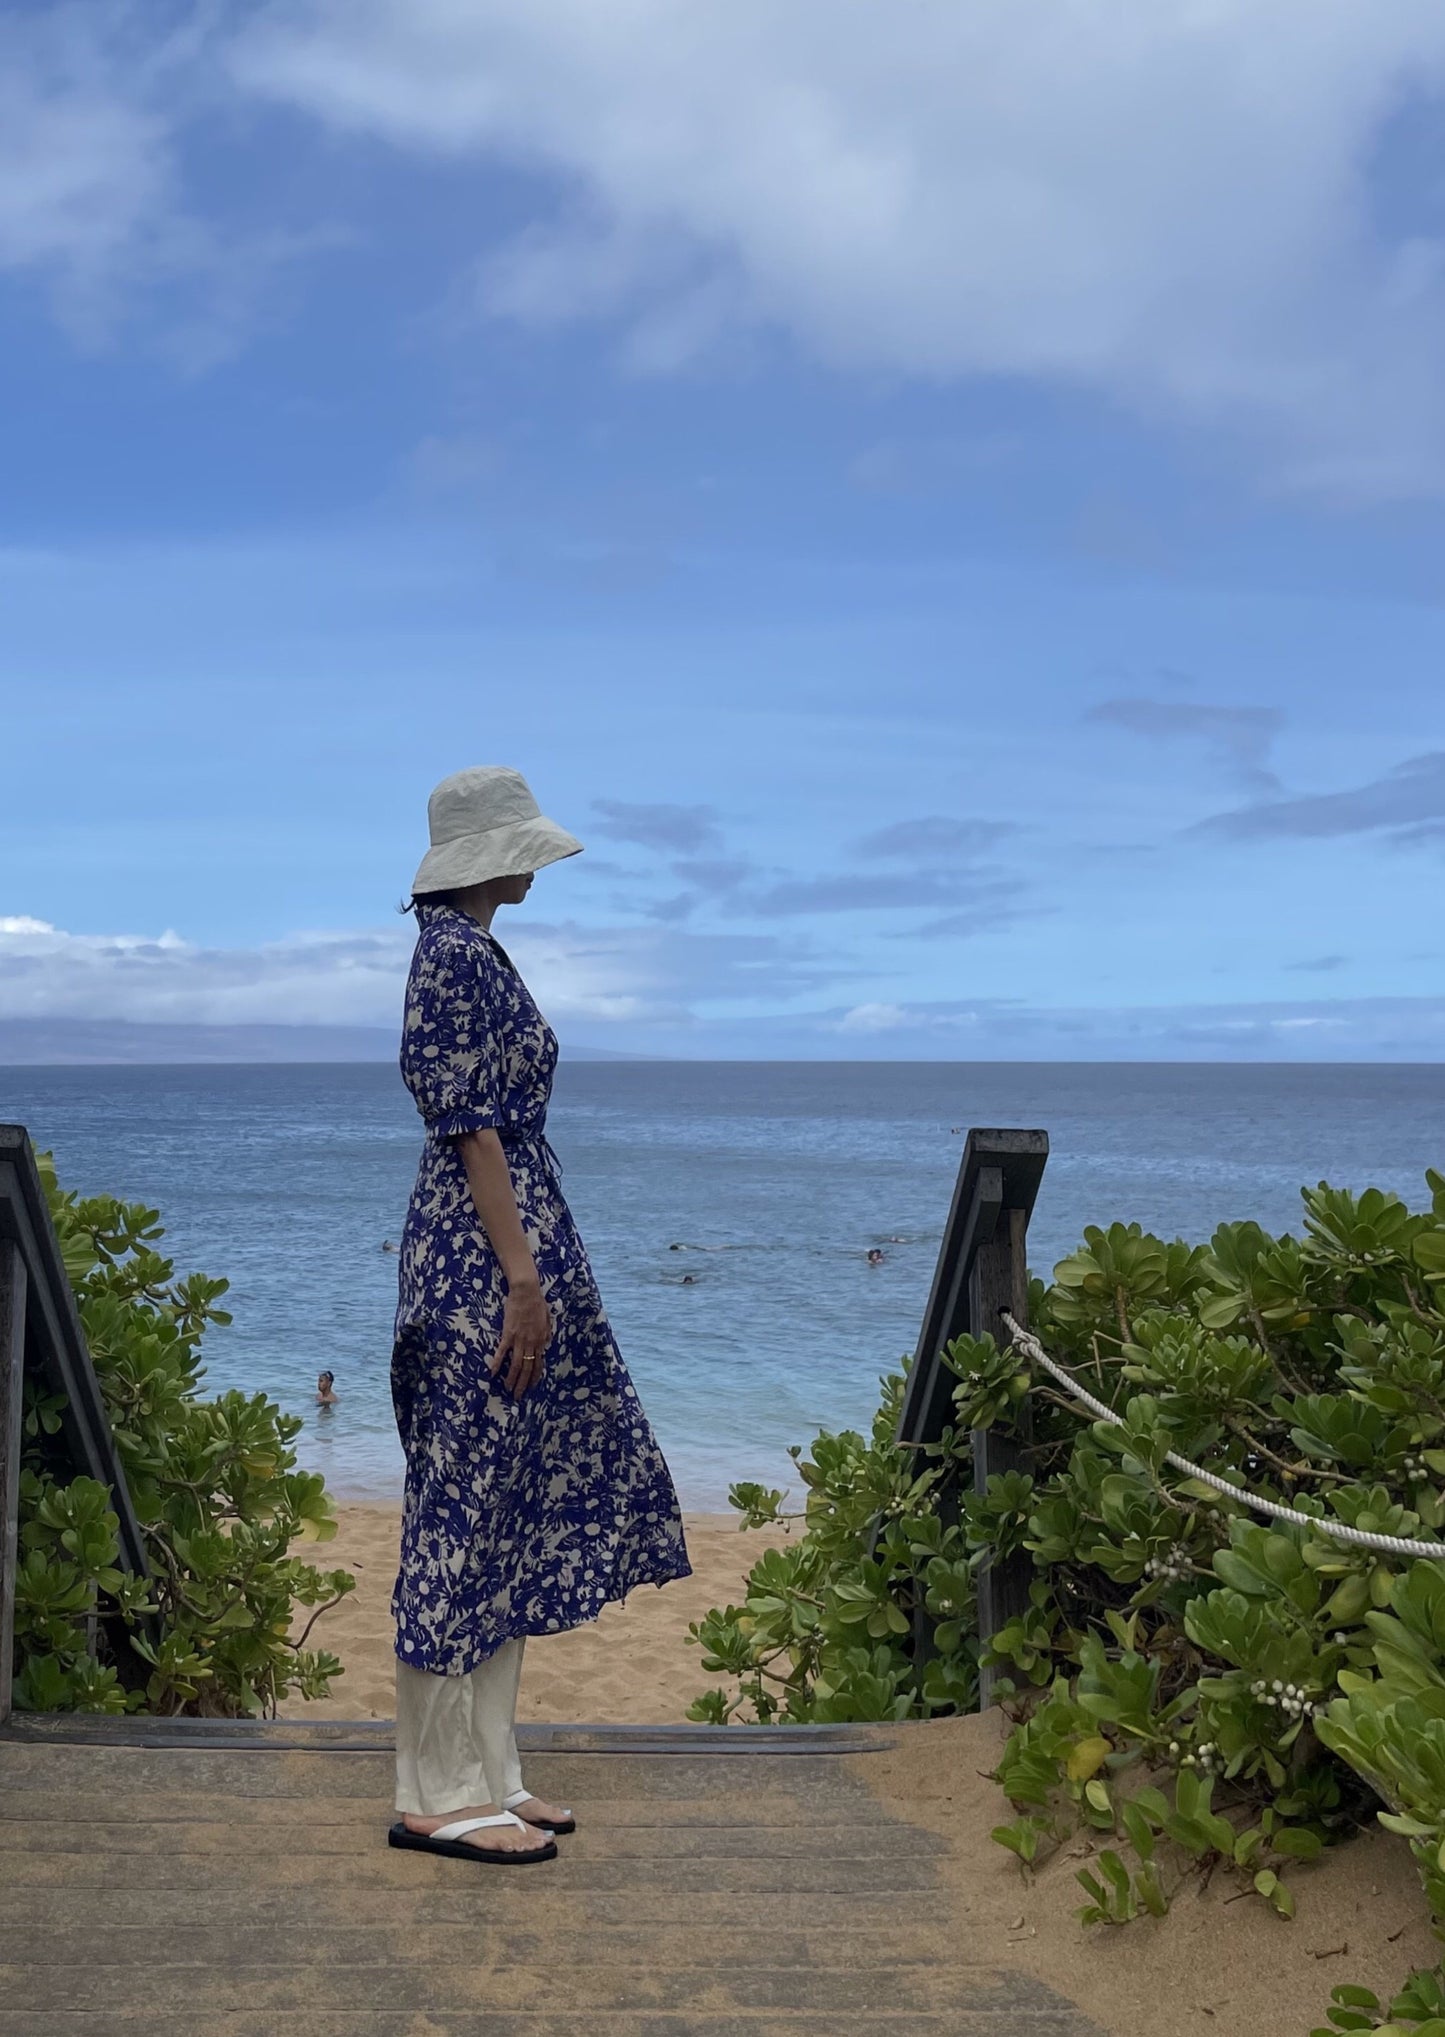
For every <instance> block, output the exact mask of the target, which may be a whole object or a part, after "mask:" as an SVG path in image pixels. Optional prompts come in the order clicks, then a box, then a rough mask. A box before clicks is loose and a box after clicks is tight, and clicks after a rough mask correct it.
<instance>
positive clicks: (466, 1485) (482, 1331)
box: [391, 904, 691, 1676]
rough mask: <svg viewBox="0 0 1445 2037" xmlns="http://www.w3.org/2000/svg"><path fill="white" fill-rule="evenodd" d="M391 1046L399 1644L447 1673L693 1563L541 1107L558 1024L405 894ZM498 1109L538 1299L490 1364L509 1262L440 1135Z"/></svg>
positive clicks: (494, 949) (489, 958) (504, 970)
mask: <svg viewBox="0 0 1445 2037" xmlns="http://www.w3.org/2000/svg"><path fill="white" fill-rule="evenodd" d="M418 917H419V919H420V922H421V931H420V935H419V938H418V940H417V945H416V953H415V955H414V956H413V959H412V966H411V975H410V977H409V979H408V982H407V993H406V1018H405V1026H404V1031H403V1036H402V1049H401V1068H402V1075H403V1078H404V1079H405V1082H406V1085H407V1087H408V1089H409V1090H410V1091H411V1093H412V1096H413V1097H414V1098H415V1100H416V1105H417V1108H418V1110H419V1111H420V1112H421V1115H422V1117H423V1119H424V1120H425V1122H426V1128H427V1129H426V1143H425V1145H424V1147H423V1149H422V1156H421V1164H420V1167H419V1168H418V1171H417V1178H416V1186H415V1188H414V1189H413V1191H412V1197H411V1204H410V1207H409V1209H408V1211H407V1218H406V1227H405V1230H404V1231H403V1233H402V1239H401V1257H400V1270H399V1282H400V1292H399V1295H398V1305H397V1314H396V1334H395V1339H394V1343H393V1347H392V1367H391V1374H392V1401H393V1405H394V1407H395V1410H396V1421H397V1428H398V1430H399V1432H400V1435H401V1441H402V1448H403V1449H404V1451H405V1453H406V1495H405V1500H404V1504H403V1510H402V1548H401V1569H400V1574H399V1575H398V1577H397V1582H396V1590H395V1592H394V1594H393V1598H392V1611H393V1613H394V1614H395V1617H396V1651H397V1654H398V1656H399V1657H400V1658H401V1660H402V1661H404V1662H408V1663H410V1664H411V1665H412V1666H413V1667H414V1668H418V1669H425V1670H430V1671H433V1672H439V1673H444V1674H447V1675H454V1676H459V1675H463V1674H465V1673H466V1672H467V1671H469V1670H471V1669H474V1668H475V1667H476V1665H477V1663H478V1662H480V1661H482V1660H483V1659H484V1658H485V1657H486V1656H488V1655H490V1654H492V1653H493V1652H494V1650H496V1649H497V1648H500V1647H501V1646H502V1645H503V1643H504V1642H506V1641H510V1640H512V1639H513V1638H514V1637H515V1636H517V1635H519V1634H549V1633H556V1632H558V1631H560V1630H561V1629H563V1628H567V1627H575V1626H580V1625H581V1624H582V1623H583V1622H584V1621H587V1620H592V1619H595V1618H596V1617H597V1614H598V1613H599V1612H600V1611H601V1609H602V1607H603V1606H604V1605H605V1604H606V1603H607V1602H608V1601H609V1600H612V1599H621V1598H624V1597H625V1596H626V1595H627V1593H628V1592H629V1591H631V1590H632V1588H633V1586H634V1585H638V1584H659V1585H660V1584H666V1583H667V1582H668V1581H669V1580H670V1579H672V1578H675V1577H687V1576H688V1575H690V1571H691V1566H690V1565H689V1563H688V1560H687V1550H686V1547H685V1545H684V1541H683V1532H682V1521H681V1518H680V1516H679V1513H678V1504H677V1495H676V1493H675V1492H674V1490H673V1485H672V1479H671V1476H670V1475H669V1473H668V1469H667V1465H666V1463H665V1462H664V1461H663V1457H662V1452H661V1451H660V1450H659V1448H658V1446H657V1442H656V1440H655V1438H654V1436H653V1434H652V1430H651V1428H650V1426H649V1424H648V1421H647V1417H646V1415H645V1414H644V1413H643V1411H642V1405H641V1402H640V1401H639V1400H638V1397H637V1392H636V1389H635V1388H634V1387H633V1384H632V1381H631V1380H630V1378H629V1377H628V1374H627V1369H626V1367H625V1365H624V1364H623V1362H622V1357H621V1354H620V1353H619V1351H618V1349H617V1344H616V1340H615V1339H614V1337H613V1335H612V1331H611V1328H610V1326H609V1324H608V1321H607V1317H606V1314H605V1313H604V1311H603V1307H602V1300H601V1297H600V1295H599V1294H598V1292H597V1284H596V1281H595V1280H594V1279H593V1277H592V1268H591V1266H590V1265H589V1263H588V1259H587V1253H586V1251H585V1249H584V1247H583V1244H582V1240H581V1238H580V1237H579V1236H578V1234H577V1227H576V1225H575V1224H574V1222H573V1220H572V1213H571V1211H570V1210H569V1209H568V1207H567V1203H566V1200H565V1198H564V1196H563V1194H562V1187H561V1181H560V1178H559V1177H560V1168H559V1166H558V1163H557V1159H556V1156H555V1154H554V1153H553V1151H552V1148H551V1146H550V1145H549V1144H548V1142H547V1138H546V1132H545V1125H546V1115H547V1103H548V1099H549V1097H550V1094H551V1088H552V1076H553V1072H554V1070H555V1068H556V1064H557V1038H556V1035H555V1034H554V1033H553V1031H552V1028H551V1027H550V1026H549V1025H548V1024H547V1021H546V1020H545V1019H544V1018H543V1017H542V1014H541V1013H540V1012H539V1011H538V1009H537V1007H536V1005H535V1004H534V1003H533V1001H532V998H531V996H530V994H529V992H528V990H527V987H526V985H525V984H524V983H523V981H522V979H521V977H520V976H519V975H518V974H517V972H516V970H515V969H514V968H513V966H512V964H511V962H510V961H509V959H508V957H507V955H506V951H505V950H504V949H503V948H502V947H501V945H500V944H499V943H498V942H497V941H495V940H494V939H493V937H492V936H491V935H490V934H489V933H488V932H487V931H486V929H485V928H484V927H482V926H481V925H480V923H479V922H478V921H476V920H473V919H471V918H470V917H468V915H466V914H465V913H462V912H458V911H455V910H454V909H452V908H451V907H449V906H437V905H425V904H423V905H421V906H420V907H419V908H418ZM486 1126H491V1127H493V1128H495V1130H496V1131H497V1133H498V1135H499V1137H500V1138H501V1140H502V1145H503V1149H504V1150H505V1152H506V1155H507V1162H508V1166H509V1168H510V1170H511V1176H512V1186H513V1189H514V1191H515V1193H516V1198H517V1208H518V1211H519V1213H520V1215H521V1219H522V1227H523V1229H524V1231H525V1232H526V1234H527V1240H528V1243H529V1244H530V1246H531V1248H532V1254H533V1257H534V1258H535V1260H536V1262H537V1271H538V1273H539V1274H540V1275H541V1280H542V1291H543V1293H544V1295H545V1296H546V1299H547V1305H548V1307H549V1309H550V1310H551V1314H552V1341H551V1343H550V1344H549V1345H548V1347H547V1351H546V1354H545V1363H544V1366H543V1372H542V1377H541V1379H540V1380H539V1381H538V1382H537V1383H536V1384H535V1385H533V1386H532V1387H530V1388H529V1389H528V1391H527V1392H526V1393H525V1394H523V1396H522V1398H521V1399H520V1400H514V1399H513V1398H512V1396H511V1395H510V1394H509V1393H508V1392H507V1391H506V1389H505V1388H504V1387H503V1386H502V1384H501V1382H500V1381H499V1380H498V1379H496V1378H495V1377H494V1376H493V1373H492V1363H491V1361H492V1359H493V1357H494V1355H495V1353H496V1349H497V1344H498V1342H499V1340H500V1337H501V1332H502V1313H503V1307H504V1303H505V1299H506V1292H507V1283H506V1280H505V1278H504V1276H503V1274H502V1270H501V1267H500V1265H499V1264H498V1262H497V1258H496V1255H495V1253H494V1252H493V1250H492V1247H491V1243H490V1241H489V1240H488V1238H487V1235H486V1232H485V1230H484V1228H483V1226H482V1224H481V1223H480V1221H479V1219H478V1217H477V1214H476V1210H475V1207H474V1205H473V1202H472V1197H471V1189H470V1187H469V1185H468V1182H467V1176H466V1169H465V1167H464V1165H463V1163H462V1156H461V1151H460V1148H459V1146H458V1145H457V1140H458V1138H459V1137H460V1136H461V1135H462V1134H464V1133H466V1132H470V1131H476V1130H479V1129H481V1128H483V1127H486Z"/></svg>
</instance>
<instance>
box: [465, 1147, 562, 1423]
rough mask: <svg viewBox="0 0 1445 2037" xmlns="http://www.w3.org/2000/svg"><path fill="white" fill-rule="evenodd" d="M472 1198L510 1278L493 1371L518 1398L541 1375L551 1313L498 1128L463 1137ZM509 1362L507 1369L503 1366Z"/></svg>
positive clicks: (549, 1335)
mask: <svg viewBox="0 0 1445 2037" xmlns="http://www.w3.org/2000/svg"><path fill="white" fill-rule="evenodd" d="M457 1144H458V1146H459V1147H460V1148H461V1154H462V1164H463V1165H464V1166H465V1168H466V1170H467V1181H468V1183H469V1184H470V1187H471V1191H472V1202H473V1204H474V1205H475V1207H476V1212H477V1215H478V1217H479V1218H480V1220H481V1223H482V1227H483V1229H484V1230H485V1231H486V1234H487V1237H488V1238H489V1239H490V1241H491V1246H492V1250H493V1251H494V1252H495V1253H496V1255H497V1259H498V1262H499V1264H500V1265H501V1268H502V1273H503V1275H504V1277H505V1279H506V1282H507V1299H506V1307H505V1310H504V1312H503V1316H502V1336H501V1341H500V1343H499V1344H498V1346H497V1354H496V1359H495V1362H494V1364H493V1367H492V1370H493V1371H494V1372H499V1373H501V1375H502V1383H503V1384H504V1385H505V1387H506V1388H507V1391H508V1392H509V1393H510V1394H511V1395H512V1396H513V1398H514V1399H518V1400H519V1399H520V1398H521V1396H522V1395H523V1394H524V1393H525V1392H526V1390H527V1388H528V1387H529V1386H531V1385H532V1384H533V1383H534V1382H535V1381H536V1380H538V1379H540V1378H541V1376H542V1354H543V1352H544V1351H545V1350H546V1348H547V1346H548V1344H549V1343H550V1342H551V1338H552V1317H551V1312H550V1311H549V1309H548V1307H547V1303H546V1300H545V1298H544V1297H543V1294H542V1281H541V1276H540V1275H539V1274H538V1272H537V1267H536V1262H535V1261H534V1259H533V1257H532V1248H531V1246H530V1245H529V1244H528V1243H527V1234H526V1232H525V1231H524V1230H523V1229H522V1219H521V1216H520V1215H519V1213H518V1210H517V1197H516V1194H515V1192H514V1190H513V1188H512V1174H511V1169H510V1168H509V1167H508V1165H507V1156H506V1154H505V1153H504V1152H503V1150H502V1142H501V1140H500V1139H499V1138H498V1137H497V1134H496V1132H495V1131H494V1130H492V1129H491V1128H490V1127H488V1128H487V1129H486V1130H484V1131H479V1132H468V1133H466V1134H465V1136H464V1137H462V1138H460V1139H458V1141H457ZM503 1367H505V1368H506V1369H505V1371H504V1370H503Z"/></svg>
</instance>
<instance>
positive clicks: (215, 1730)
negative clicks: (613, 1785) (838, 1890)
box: [0, 1712, 897, 1759]
mask: <svg viewBox="0 0 1445 2037" xmlns="http://www.w3.org/2000/svg"><path fill="white" fill-rule="evenodd" d="M896 1741H897V1735H896V1733H895V1732H893V1731H892V1729H891V1728H889V1727H887V1726H875V1725H866V1724H859V1725H836V1726H814V1725H797V1726H703V1725H694V1724H691V1723H687V1724H680V1725H661V1726H645V1725H608V1724H599V1725H566V1726H551V1725H543V1724H540V1723H532V1722H523V1723H522V1724H520V1725H519V1726H518V1727H517V1745H518V1747H519V1748H520V1750H521V1752H522V1753H523V1754H551V1753H564V1754H607V1755H615V1754H636V1755H643V1754H647V1755H652V1754H668V1755H672V1754H687V1755H702V1754H705V1755H707V1756H708V1757H709V1758H711V1757H712V1756H714V1755H719V1754H722V1755H732V1756H739V1755H741V1756H743V1757H745V1758H748V1759H752V1758H755V1757H756V1756H758V1755H760V1754H768V1755H771V1754H794V1755H797V1754H867V1753H870V1752H873V1751H875V1750H881V1749H883V1748H887V1747H892V1746H894V1745H895V1744H896ZM12 1742H13V1743H15V1744H18V1745H23V1746H32V1745H41V1746H73V1747H143V1748H165V1749H171V1748H175V1749H178V1750H183V1751H185V1752H188V1753H194V1752H197V1751H200V1750H204V1749H212V1750H224V1751H227V1752H236V1751H243V1750H246V1749H251V1748H255V1749H257V1750H259V1751H262V1752H266V1753H274V1754H283V1753H302V1752H311V1751H313V1750H314V1751H328V1752H335V1753H356V1754H364V1753H378V1754H389V1753H391V1752H392V1750H393V1749H394V1747H395V1745H396V1727H395V1723H394V1721H393V1720H391V1719H334V1720H326V1721H322V1720H316V1721H310V1720H306V1719H154V1718H146V1717H144V1716H143V1715H139V1714H131V1715H130V1716H128V1717H124V1718H111V1717H108V1716H105V1715H103V1714H95V1713H84V1712H23V1713H17V1714H15V1715H13V1716H12V1717H11V1719H10V1720H9V1722H8V1724H7V1725H6V1726H5V1728H4V1730H3V1731H0V1746H4V1745H6V1744H9V1743H12Z"/></svg>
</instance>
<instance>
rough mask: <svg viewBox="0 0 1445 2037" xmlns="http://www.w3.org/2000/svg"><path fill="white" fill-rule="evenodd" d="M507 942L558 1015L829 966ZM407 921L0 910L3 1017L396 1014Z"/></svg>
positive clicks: (652, 1008) (718, 992)
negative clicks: (95, 924) (112, 925)
mask: <svg viewBox="0 0 1445 2037" xmlns="http://www.w3.org/2000/svg"><path fill="white" fill-rule="evenodd" d="M498 931H499V932H500V933H502V934H504V937H505V939H504V945H505V946H506V949H507V952H508V953H509V954H510V955H512V957H513V958H514V959H515V961H516V963H517V966H518V968H519V969H520V970H521V971H522V973H523V975H524V976H525V977H526V980H527V983H528V985H529V987H530V988H531V990H532V991H533V993H534V995H535V996H536V998H537V1001H538V1003H539V1004H540V1006H541V1008H542V1009H543V1011H545V1012H546V1014H547V1016H548V1018H549V1019H550V1020H551V1021H552V1023H553V1024H554V1025H557V1026H559V1027H564V1028H571V1027H576V1026H579V1025H580V1026H588V1025H591V1026H595V1027H597V1028H599V1029H600V1030H601V1031H603V1032H604V1033H605V1032H606V1030H607V1029H608V1028H609V1027H612V1026H620V1025H627V1024H632V1025H639V1026H644V1027H646V1026H649V1025H659V1024H665V1025H669V1026H681V1027H688V1026H691V1025H692V1024H694V1023H695V1018H694V1006H695V1005H696V1004H697V1003H699V1002H702V1001H710V1000H721V1001H731V1002H733V1003H738V1002H742V1003H745V1004H751V1003H755V1002H756V1001H757V1000H758V998H759V996H760V995H763V994H765V995H766V997H767V999H768V1000H769V1001H770V1002H775V1003H776V1002H779V1001H786V1000H787V998H788V997H789V996H790V995H796V994H797V993H798V992H799V991H816V990H817V989H818V988H819V986H820V985H821V984H823V983H824V982H827V981H830V980H831V978H832V976H833V975H834V974H836V973H837V972H830V971H829V970H828V969H827V968H826V967H824V966H823V965H821V964H817V963H814V962H813V961H811V960H810V957H809V954H808V952H807V949H806V947H804V946H800V944H799V943H797V942H796V941H794V942H790V943H788V944H787V945H786V947H785V946H784V944H782V943H780V942H778V941H777V940H776V939H775V938H774V937H772V936H770V935H746V934H739V935H731V934H692V933H684V932H681V931H678V930H674V929H662V928H657V927H613V928H600V929H598V928H582V927H578V926H575V925H571V924H565V925H558V926H554V925H548V924H546V923H545V922H540V921H517V922H515V923H514V924H513V925H509V926H507V927H505V928H499V930H498ZM414 938H415V927H414V924H413V922H412V921H410V920H402V919H398V921H397V923H396V925H395V926H394V927H385V928H379V929H361V930H358V931H353V932H344V931H343V932H320V933H298V934H293V935H289V936H288V937H287V938H285V939H284V940H278V941H271V942H267V943H265V944H264V945H262V946H259V947H254V948H240V947H237V948H221V947H202V946H199V945H197V944H196V943H193V942H191V941H188V940H186V939H184V938H183V937H182V936H181V935H180V934H177V933H175V932H172V931H167V932H165V933H162V934H159V935H149V934H128V933H107V934H74V933H69V932H66V931H65V930H64V929H62V928H59V927H55V926H52V925H50V924H49V923H48V922H46V921H44V920H40V919H35V918H32V917H30V916H28V915H25V914H12V915H9V916H3V917H0V1019H44V1018H81V1019H124V1020H128V1021H131V1022H133V1023H141V1024H146V1023H170V1024H189V1025H257V1024H271V1025H382V1026H387V1025H396V1024H398V1023H399V1020H400V1013H401V998H402V986H403V983H404V981H405V978H406V970H407V964H408V962H409V960H410V958H411V949H412V943H413V940H414Z"/></svg>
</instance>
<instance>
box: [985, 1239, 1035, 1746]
mask: <svg viewBox="0 0 1445 2037" xmlns="http://www.w3.org/2000/svg"><path fill="white" fill-rule="evenodd" d="M1028 1229H1029V1213H1028V1211H1027V1210H1026V1209H1005V1210H1004V1211H1003V1212H1002V1220H1001V1221H1000V1223H999V1225H998V1227H997V1228H996V1230H995V1231H994V1234H993V1236H992V1237H991V1238H990V1239H989V1241H988V1243H987V1244H986V1245H983V1246H981V1247H980V1249H979V1253H978V1257H977V1258H976V1259H975V1260H974V1262H973V1272H972V1275H971V1281H972V1285H971V1288H970V1292H969V1315H970V1317H971V1318H972V1320H973V1322H974V1323H975V1324H976V1325H977V1326H978V1327H977V1328H976V1330H975V1332H974V1334H975V1335H976V1336H982V1335H983V1334H984V1332H985V1330H991V1331H992V1332H993V1337H994V1341H995V1342H996V1343H998V1344H1002V1345H1008V1344H1011V1343H1012V1342H1013V1332H1012V1331H1011V1330H1010V1329H1009V1328H1008V1327H1007V1325H1006V1324H1005V1323H1004V1322H1003V1321H1002V1320H1001V1318H1000V1314H999V1311H1000V1310H1001V1309H1011V1310H1012V1311H1013V1314H1014V1316H1015V1317H1016V1318H1017V1320H1018V1321H1019V1322H1020V1323H1021V1324H1023V1326H1024V1327H1025V1328H1027V1327H1028V1319H1029V1273H1028ZM972 1440H973V1489H974V1491H975V1492H983V1491H984V1490H985V1489H986V1487H987V1485H988V1481H989V1480H990V1478H993V1477H995V1476H996V1475H998V1474H999V1473H1002V1472H1005V1471H1017V1470H1021V1469H1023V1468H1024V1466H1025V1465H1026V1463H1027V1455H1026V1453H1027V1447H1028V1445H1029V1444H1030V1443H1031V1442H1032V1441H1033V1420H1032V1417H1031V1415H1030V1412H1029V1403H1028V1401H1027V1399H1025V1400H1024V1402H1023V1404H1022V1406H1021V1407H1020V1409H1019V1412H1018V1415H1017V1416H1016V1417H1015V1419H1014V1420H1013V1421H1012V1422H1011V1423H1010V1424H1009V1425H1008V1427H1007V1428H1005V1427H1003V1426H1002V1425H1001V1424H997V1423H996V1424H995V1425H994V1427H993V1428H991V1429H974V1430H973V1431H972ZM1033 1570H1034V1567H1033V1563H1032V1561H1031V1560H1030V1557H1029V1554H1028V1551H1027V1550H1026V1549H1025V1550H1019V1551H1016V1552H1015V1553H1014V1554H1013V1555H1011V1556H1005V1557H1003V1558H996V1557H993V1556H990V1557H988V1558H987V1559H986V1560H985V1562H984V1563H983V1564H982V1565H981V1566H980V1568H979V1572H978V1580H977V1594H978V1599H977V1603H978V1631H979V1638H980V1639H981V1640H989V1639H991V1638H992V1636H993V1635H995V1634H996V1633H997V1632H998V1630H999V1628H1000V1627H1005V1626H1007V1625H1008V1623H1009V1621H1010V1620H1013V1619H1017V1617H1018V1615H1019V1614H1020V1613H1022V1612H1024V1611H1026V1610H1027V1608H1028V1602H1029V1586H1030V1584H1031V1583H1032V1582H1033ZM997 1679H998V1672H997V1671H996V1670H993V1669H990V1668H988V1667H987V1666H985V1667H984V1668H982V1669H981V1670H980V1671H979V1677H978V1702H979V1710H980V1711H985V1710H987V1708H988V1706H989V1705H990V1704H991V1703H992V1702H993V1686H994V1684H995V1683H996V1681H997Z"/></svg>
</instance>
